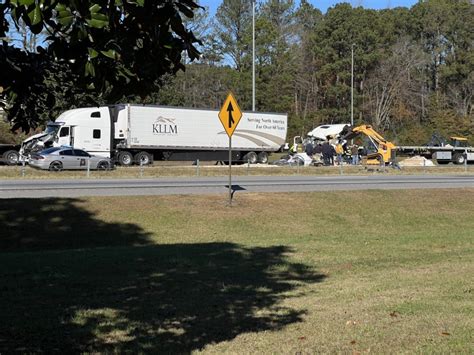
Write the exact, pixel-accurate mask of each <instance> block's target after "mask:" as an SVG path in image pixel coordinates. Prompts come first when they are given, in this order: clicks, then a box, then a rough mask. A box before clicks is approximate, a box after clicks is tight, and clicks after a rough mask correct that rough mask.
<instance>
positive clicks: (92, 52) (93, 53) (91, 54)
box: [87, 48, 99, 59]
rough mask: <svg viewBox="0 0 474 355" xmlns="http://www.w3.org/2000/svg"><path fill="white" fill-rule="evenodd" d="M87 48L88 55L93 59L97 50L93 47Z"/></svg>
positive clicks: (96, 54) (97, 53)
mask: <svg viewBox="0 0 474 355" xmlns="http://www.w3.org/2000/svg"><path fill="white" fill-rule="evenodd" d="M87 49H88V51H89V57H90V58H91V59H94V58H95V57H97V56H98V55H99V52H97V51H96V50H95V49H94V48H87Z"/></svg>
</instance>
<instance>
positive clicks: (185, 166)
mask: <svg viewBox="0 0 474 355" xmlns="http://www.w3.org/2000/svg"><path fill="white" fill-rule="evenodd" d="M374 174H379V175H406V174H408V175H410V174H474V165H471V164H468V165H467V166H464V165H443V166H431V167H422V166H420V167H403V168H402V169H401V170H398V169H394V168H392V167H388V166H387V167H380V166H373V167H370V166H366V167H365V166H351V165H347V166H346V165H345V166H343V168H342V169H341V168H340V167H338V166H330V167H326V166H307V167H304V166H296V165H293V166H276V165H250V166H248V165H247V164H244V165H236V166H233V167H232V175H233V176H262V175H265V176H267V175H268V176H283V175H316V176H318V175H374ZM228 175H229V167H228V166H224V165H213V164H209V163H207V164H206V163H203V164H202V165H200V166H199V167H197V166H196V165H191V163H190V162H180V163H178V164H173V165H167V164H164V165H159V164H155V165H153V166H146V167H143V168H140V167H138V166H132V167H116V168H115V169H114V170H109V171H97V170H94V171H90V172H89V176H88V175H87V171H84V170H81V171H74V170H69V171H61V172H52V171H48V170H38V169H34V168H30V167H29V166H26V167H25V168H23V167H21V166H0V179H23V178H24V179H86V178H90V179H116V178H161V177H196V176H201V177H205V176H228Z"/></svg>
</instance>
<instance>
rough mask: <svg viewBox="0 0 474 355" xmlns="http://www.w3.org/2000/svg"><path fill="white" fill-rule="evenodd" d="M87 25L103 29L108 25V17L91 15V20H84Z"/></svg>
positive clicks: (99, 14)
mask: <svg viewBox="0 0 474 355" xmlns="http://www.w3.org/2000/svg"><path fill="white" fill-rule="evenodd" d="M86 21H87V23H88V25H89V26H91V27H94V28H104V27H106V26H108V24H109V17H108V16H107V15H104V14H101V13H93V14H91V19H90V20H86Z"/></svg>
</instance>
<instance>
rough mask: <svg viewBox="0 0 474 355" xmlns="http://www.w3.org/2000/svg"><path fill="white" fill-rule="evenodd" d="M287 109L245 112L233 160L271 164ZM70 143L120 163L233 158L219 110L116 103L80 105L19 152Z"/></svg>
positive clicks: (280, 143)
mask: <svg viewBox="0 0 474 355" xmlns="http://www.w3.org/2000/svg"><path fill="white" fill-rule="evenodd" d="M287 125H288V117H287V115H286V114H277V113H261V112H243V115H242V118H241V120H240V122H239V124H238V126H237V128H236V130H235V132H234V134H233V136H232V160H233V161H237V162H238V161H240V162H247V161H248V162H250V163H257V162H259V163H266V162H267V161H268V154H269V153H271V152H276V151H279V150H280V149H282V147H283V146H284V144H285V141H286V132H287ZM53 145H54V146H61V145H69V146H73V147H75V148H80V149H84V150H86V151H88V152H90V153H91V154H94V155H99V156H104V157H109V158H113V159H115V161H116V162H117V163H118V164H120V165H124V166H127V165H131V164H133V163H136V164H150V163H152V162H153V160H191V161H193V160H196V159H200V160H221V161H227V160H228V147H229V138H228V136H227V134H226V132H225V130H224V127H223V126H222V124H221V122H220V120H219V118H218V111H217V110H204V109H194V108H193V109H191V108H178V107H167V106H142V105H130V104H124V105H113V106H104V107H88V108H78V109H73V110H69V111H66V112H64V113H62V114H61V115H60V116H59V117H58V118H57V119H56V120H55V122H50V123H48V125H47V127H46V130H45V131H44V132H43V133H40V134H37V135H35V136H32V137H30V138H28V139H27V140H25V141H24V142H23V144H22V148H21V151H20V153H21V154H22V156H23V157H27V156H28V154H29V153H30V152H32V151H38V150H41V149H44V148H45V147H48V146H53Z"/></svg>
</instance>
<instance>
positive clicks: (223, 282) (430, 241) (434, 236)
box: [0, 189, 474, 353]
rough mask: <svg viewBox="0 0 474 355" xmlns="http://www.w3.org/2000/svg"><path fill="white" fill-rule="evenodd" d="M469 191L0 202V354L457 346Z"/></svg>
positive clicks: (464, 311)
mask: <svg viewBox="0 0 474 355" xmlns="http://www.w3.org/2000/svg"><path fill="white" fill-rule="evenodd" d="M473 199H474V189H459V190H453V189H450V190H429V191H428V190H426V191H424V190H410V191H353V192H334V193H331V192H325V193H305V194H242V195H239V194H237V195H236V196H235V203H234V206H233V207H232V208H230V207H227V206H226V198H225V196H217V195H215V196H167V197H97V198H95V197H94V198H81V199H57V198H55V199H10V200H0V223H1V225H2V227H3V231H4V232H3V233H2V234H1V235H2V237H1V239H0V250H1V252H0V280H2V281H1V284H0V287H1V294H2V297H1V298H0V309H1V310H2V322H0V352H5V353H9V352H12V351H15V350H16V351H19V352H46V353H51V352H58V351H61V352H65V351H66V352H67V351H73V352H126V351H131V352H134V353H136V352H168V353H185V352H190V351H195V352H203V353H223V352H229V353H321V352H324V353H337V352H344V353H347V352H353V353H362V352H374V353H390V352H395V353H469V352H471V350H472V344H473V340H474V339H473V334H474V320H473V318H472V314H473V312H474V309H473V302H472V300H473V294H474V283H473V278H472V275H473V274H474V247H473V239H472V234H473V231H474V220H473V218H472V215H473V213H474V207H473V205H472V201H473Z"/></svg>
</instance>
